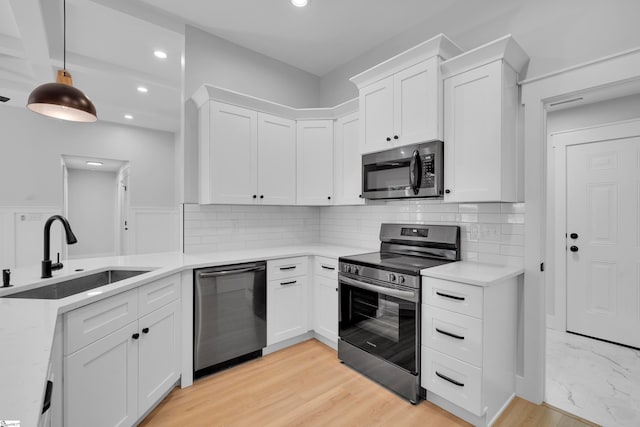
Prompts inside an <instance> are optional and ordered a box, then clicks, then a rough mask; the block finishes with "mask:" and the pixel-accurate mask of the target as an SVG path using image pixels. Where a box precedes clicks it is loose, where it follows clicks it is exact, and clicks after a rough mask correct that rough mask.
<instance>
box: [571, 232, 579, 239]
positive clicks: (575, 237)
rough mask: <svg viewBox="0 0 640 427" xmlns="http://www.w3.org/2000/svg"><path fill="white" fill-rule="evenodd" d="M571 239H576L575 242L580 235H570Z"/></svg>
mask: <svg viewBox="0 0 640 427" xmlns="http://www.w3.org/2000/svg"><path fill="white" fill-rule="evenodd" d="M569 237H571V238H572V239H574V240H575V239H577V238H578V233H571V234H570V235H569Z"/></svg>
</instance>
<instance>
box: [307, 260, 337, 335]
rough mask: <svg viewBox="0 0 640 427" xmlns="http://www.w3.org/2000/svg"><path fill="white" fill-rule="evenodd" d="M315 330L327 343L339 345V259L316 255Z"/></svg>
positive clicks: (314, 282) (314, 285)
mask: <svg viewBox="0 0 640 427" xmlns="http://www.w3.org/2000/svg"><path fill="white" fill-rule="evenodd" d="M313 330H314V332H315V333H316V335H317V336H319V337H320V338H321V339H323V338H324V339H325V340H326V341H327V342H326V344H331V345H333V346H337V345H338V260H337V259H335V258H325V257H315V261H314V278H313Z"/></svg>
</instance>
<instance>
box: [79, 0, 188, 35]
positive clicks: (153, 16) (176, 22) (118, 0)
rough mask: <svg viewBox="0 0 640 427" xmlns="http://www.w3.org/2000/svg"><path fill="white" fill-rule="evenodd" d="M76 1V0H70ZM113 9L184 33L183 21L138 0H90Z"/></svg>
mask: <svg viewBox="0 0 640 427" xmlns="http://www.w3.org/2000/svg"><path fill="white" fill-rule="evenodd" d="M72 1H77V0H72ZM91 1H92V2H94V3H97V4H100V5H102V6H106V7H108V8H111V9H113V10H117V11H119V12H122V13H125V14H127V15H130V16H134V17H136V18H138V19H140V20H142V21H146V22H149V23H151V24H154V25H157V26H159V27H162V28H165V29H167V30H171V31H173V32H175V33H178V34H182V35H184V27H185V22H184V21H183V20H182V19H180V18H177V17H176V16H174V15H171V14H169V13H167V12H166V11H164V10H162V9H159V8H157V7H154V6H152V5H150V4H146V3H144V2H142V1H140V0H91Z"/></svg>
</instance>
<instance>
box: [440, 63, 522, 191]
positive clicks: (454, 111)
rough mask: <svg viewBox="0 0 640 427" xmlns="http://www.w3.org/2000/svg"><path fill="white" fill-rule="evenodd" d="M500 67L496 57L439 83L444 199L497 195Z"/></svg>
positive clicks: (498, 177)
mask: <svg viewBox="0 0 640 427" xmlns="http://www.w3.org/2000/svg"><path fill="white" fill-rule="evenodd" d="M501 69H502V62H501V61H496V62H492V63H490V64H487V65H484V66H482V67H479V68H475V69H473V70H470V71H468V72H465V73H462V74H458V75H455V76H453V77H451V78H448V79H446V80H445V82H444V110H445V111H444V113H445V114H444V116H445V126H444V129H445V135H444V136H445V141H446V143H445V144H444V161H445V165H444V174H445V175H444V187H445V195H444V200H445V201H447V202H489V201H500V199H501V187H500V185H501V162H502V161H505V159H502V158H501V154H502V153H501V126H502V123H501V105H502V103H501V96H502V83H501V82H502V78H501V75H502V73H501ZM513 143H515V141H513ZM508 161H511V159H509V160H508Z"/></svg>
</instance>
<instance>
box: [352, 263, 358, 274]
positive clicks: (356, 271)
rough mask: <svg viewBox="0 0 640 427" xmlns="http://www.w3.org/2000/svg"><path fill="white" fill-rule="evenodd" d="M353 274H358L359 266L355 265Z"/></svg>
mask: <svg viewBox="0 0 640 427" xmlns="http://www.w3.org/2000/svg"><path fill="white" fill-rule="evenodd" d="M351 272H352V273H353V274H358V266H357V265H354V266H353V269H352V270H351Z"/></svg>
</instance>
